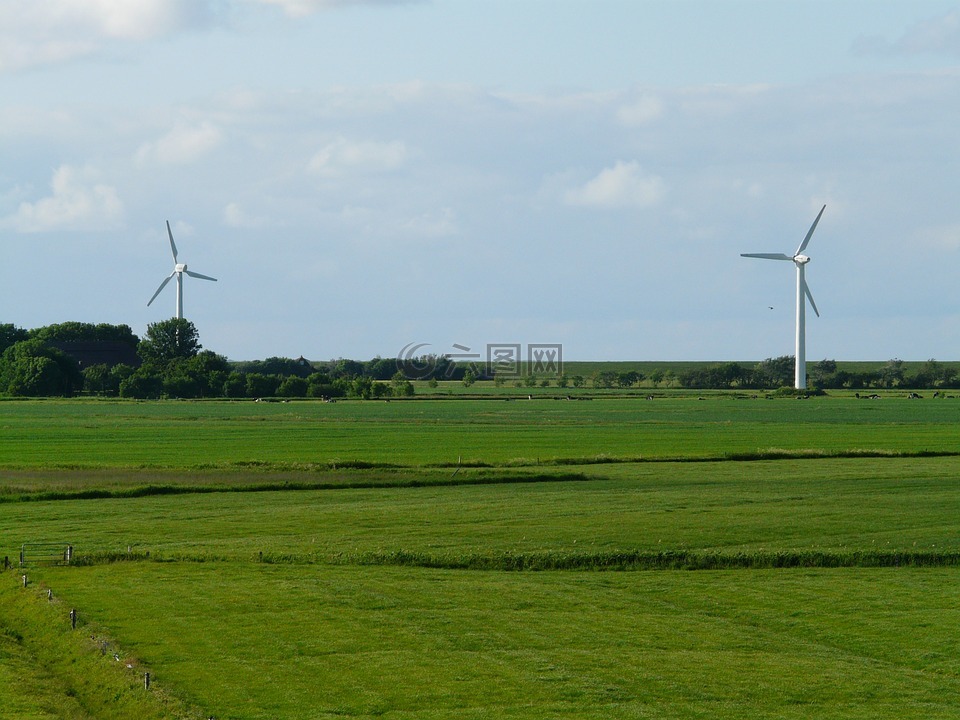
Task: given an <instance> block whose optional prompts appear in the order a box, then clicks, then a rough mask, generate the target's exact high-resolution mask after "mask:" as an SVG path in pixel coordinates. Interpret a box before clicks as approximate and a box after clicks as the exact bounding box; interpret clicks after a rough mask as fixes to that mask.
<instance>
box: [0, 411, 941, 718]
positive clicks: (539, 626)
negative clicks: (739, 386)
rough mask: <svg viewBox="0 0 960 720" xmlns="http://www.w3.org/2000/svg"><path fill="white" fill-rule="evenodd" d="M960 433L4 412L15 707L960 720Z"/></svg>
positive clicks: (648, 422)
mask: <svg viewBox="0 0 960 720" xmlns="http://www.w3.org/2000/svg"><path fill="white" fill-rule="evenodd" d="M958 413H960V403H958V402H957V401H956V400H937V401H932V400H929V399H927V400H923V401H912V400H907V399H906V398H904V397H902V396H895V395H892V394H891V395H890V396H887V397H885V398H884V399H883V400H881V401H862V400H859V401H858V400H856V399H854V398H852V397H826V398H812V399H809V400H804V401H793V400H785V399H781V400H763V399H758V400H751V399H749V398H745V399H733V396H731V395H724V394H711V395H709V396H705V397H704V399H703V400H698V399H697V396H693V395H682V394H678V395H677V396H671V397H658V398H656V399H655V400H653V401H647V400H644V399H639V398H612V399H600V398H597V399H595V400H593V401H588V402H584V401H565V400H553V399H548V398H537V399H534V400H526V399H524V400H514V401H510V402H506V401H504V400H463V399H452V400H442V401H440V400H435V401H424V400H413V401H403V402H397V401H394V402H391V403H383V402H379V403H378V402H366V403H364V402H340V403H335V404H326V403H309V402H301V403H289V404H281V403H277V404H264V403H226V402H195V403H180V402H158V403H129V402H111V401H73V402H62V401H61V402H56V401H44V402H41V401H22V402H4V403H0V518H2V522H0V556H2V555H6V556H9V557H10V558H11V559H12V560H14V561H15V560H16V559H17V556H18V553H19V550H20V545H21V543H24V542H31V541H42V540H57V541H61V540H62V541H65V542H70V543H72V544H73V545H74V548H75V553H76V556H75V557H76V563H75V566H73V567H62V566H60V567H29V568H27V569H26V570H25V571H21V570H19V568H16V567H14V568H12V569H11V570H10V571H9V572H8V573H4V574H3V575H2V587H0V717H4V718H5V717H11V718H13V717H16V718H23V717H27V718H33V717H35V718H52V717H76V718H108V717H117V718H119V717H130V716H131V715H139V716H141V717H142V718H150V717H158V718H160V717H184V718H188V717H189V718H193V717H210V716H214V717H217V718H251V719H252V718H278V717H282V718H325V717H329V718H333V717H344V716H346V717H358V718H373V717H390V718H493V717H496V718H501V717H502V718H554V717H578V718H601V717H602V718H607V717H635V718H645V717H657V718H664V717H667V718H699V717H723V718H744V717H746V718H773V717H777V718H807V717H818V718H880V717H904V718H952V717H956V716H957V715H958V714H960V660H958V658H960V655H958V653H957V648H958V647H960V584H958V582H957V580H958V572H960V534H958V527H960V520H958V517H960V516H958V510H960V488H958V480H957V478H958V470H960V438H958V436H957V434H956V427H957V419H958V418H957V416H958ZM458 458H459V460H460V461H459V463H458ZM693 568H698V569H693ZM22 572H26V573H28V579H29V586H28V587H27V588H23V587H22V582H21V573H22ZM48 591H51V592H52V598H53V599H52V600H48V599H47V592H48ZM71 608H76V609H78V613H79V623H78V627H77V629H76V630H71V628H70V623H69V620H68V615H67V613H68V612H69V609H71ZM114 654H116V655H117V657H119V658H120V660H119V661H117V660H115V659H114ZM127 665H130V666H131V667H129V668H128V667H127ZM144 672H150V673H151V675H152V678H153V681H154V683H153V686H152V687H151V689H150V690H149V691H147V690H145V689H144V688H143V679H142V676H143V673H144Z"/></svg>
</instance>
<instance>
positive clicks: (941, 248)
mask: <svg viewBox="0 0 960 720" xmlns="http://www.w3.org/2000/svg"><path fill="white" fill-rule="evenodd" d="M915 245H917V246H925V247H928V248H930V249H931V250H933V251H934V252H956V251H957V250H960V223H953V224H952V225H937V226H935V227H920V228H917V230H916V232H915Z"/></svg>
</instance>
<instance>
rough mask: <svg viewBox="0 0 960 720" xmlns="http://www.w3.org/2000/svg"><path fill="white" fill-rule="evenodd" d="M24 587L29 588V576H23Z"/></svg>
mask: <svg viewBox="0 0 960 720" xmlns="http://www.w3.org/2000/svg"><path fill="white" fill-rule="evenodd" d="M23 586H24V587H26V586H27V576H26V575H24V576H23Z"/></svg>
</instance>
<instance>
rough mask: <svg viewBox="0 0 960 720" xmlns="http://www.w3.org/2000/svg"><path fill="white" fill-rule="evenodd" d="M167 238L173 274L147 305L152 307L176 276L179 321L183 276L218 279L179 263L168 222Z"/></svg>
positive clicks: (181, 313) (180, 317) (181, 309)
mask: <svg viewBox="0 0 960 720" xmlns="http://www.w3.org/2000/svg"><path fill="white" fill-rule="evenodd" d="M167 236H168V237H169V238H170V251H171V252H172V253H173V272H172V273H170V274H169V275H167V277H165V278H164V279H163V282H162V283H160V287H158V288H157V291H156V292H155V293H154V294H153V297H152V298H150V302H148V303H147V307H150V303H152V302H153V301H154V300H156V299H157V295H159V294H160V291H161V290H163V289H164V288H165V287H166V286H167V283H168V282H170V280H171V279H172V278H173V276H174V275H176V277H177V320H182V319H183V276H184V274H187V275H189V276H190V277H195V278H200V279H201V280H212V281H213V282H216V281H217V279H216V278H212V277H210V276H209V275H201V274H200V273H198V272H194V271H193V270H187V264H186V263H181V262H177V244H176V243H175V242H174V241H173V233H172V232H171V231H170V221H169V220H167Z"/></svg>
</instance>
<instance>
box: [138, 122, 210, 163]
mask: <svg viewBox="0 0 960 720" xmlns="http://www.w3.org/2000/svg"><path fill="white" fill-rule="evenodd" d="M222 140H223V133H222V132H221V131H220V128H218V127H217V126H216V125H214V124H213V123H210V122H202V123H200V124H199V125H194V126H185V125H181V126H178V127H175V128H174V129H173V130H171V131H170V132H168V133H167V134H166V135H164V136H163V137H161V138H160V139H159V140H156V141H155V142H149V143H144V144H143V145H141V146H140V149H139V150H137V155H136V159H137V162H138V163H141V164H142V163H147V162H152V163H157V164H160V165H187V164H189V163H192V162H195V161H196V160H198V159H199V158H200V157H202V156H203V155H206V154H207V153H209V152H210V151H212V150H214V149H215V148H216V147H217V146H218V145H219V144H220V143H221V141H222Z"/></svg>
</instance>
